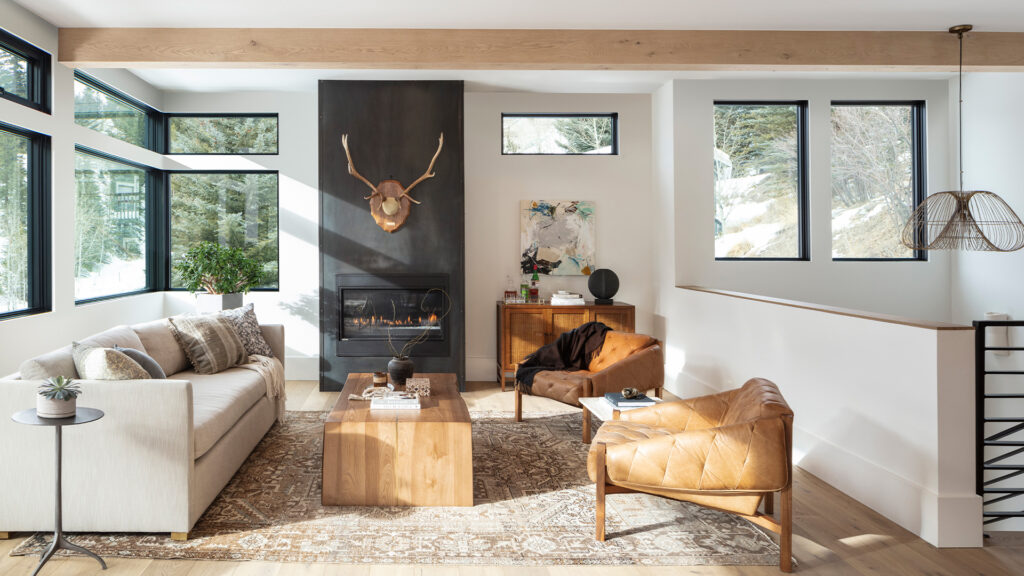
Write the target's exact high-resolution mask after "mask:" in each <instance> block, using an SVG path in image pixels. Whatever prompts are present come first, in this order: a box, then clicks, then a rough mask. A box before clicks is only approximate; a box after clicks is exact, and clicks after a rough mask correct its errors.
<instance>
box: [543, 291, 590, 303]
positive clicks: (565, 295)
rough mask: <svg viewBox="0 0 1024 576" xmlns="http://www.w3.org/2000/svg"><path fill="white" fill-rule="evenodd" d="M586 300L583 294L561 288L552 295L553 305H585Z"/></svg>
mask: <svg viewBox="0 0 1024 576" xmlns="http://www.w3.org/2000/svg"><path fill="white" fill-rule="evenodd" d="M584 304H586V302H584V301H583V295H582V294H574V293H572V292H566V291H565V290H559V291H558V292H555V293H554V294H552V295H551V305H552V306H583V305H584Z"/></svg>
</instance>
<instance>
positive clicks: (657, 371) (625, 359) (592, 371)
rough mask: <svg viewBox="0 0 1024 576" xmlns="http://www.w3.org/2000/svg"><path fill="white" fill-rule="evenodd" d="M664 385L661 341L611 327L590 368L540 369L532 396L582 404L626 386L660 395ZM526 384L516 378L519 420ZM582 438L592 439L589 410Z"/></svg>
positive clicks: (521, 413)
mask: <svg viewBox="0 0 1024 576" xmlns="http://www.w3.org/2000/svg"><path fill="white" fill-rule="evenodd" d="M664 385H665V356H664V354H663V353H662V350H661V343H660V342H658V341H657V340H656V339H654V338H651V337H650V336H646V335H643V334H632V333H628V332H616V331H610V332H608V333H607V334H605V337H604V345H603V346H602V347H601V351H600V352H599V353H598V354H596V355H595V356H594V358H592V359H591V361H590V364H589V365H587V370H576V371H572V372H569V371H565V372H563V371H554V370H547V371H544V372H539V373H537V375H536V376H534V378H533V386H532V389H531V390H530V391H529V392H528V393H529V394H531V395H533V396H543V397H545V398H551V399H552V400H558V401H559V402H564V403H566V404H571V405H573V406H578V407H582V406H583V405H582V404H580V398H581V397H582V398H587V397H591V396H604V395H605V393H606V392H621V391H622V389H623V388H627V387H628V388H636V389H638V390H642V391H650V390H653V391H654V394H655V395H656V396H657V397H658V398H661V392H662V388H663V386H664ZM523 388H524V387H523V386H522V385H520V383H519V382H518V381H517V382H516V392H515V397H516V408H515V410H516V412H515V415H516V422H522V421H523V392H524V390H523ZM583 442H584V443H589V442H590V417H589V412H587V411H586V409H584V412H583Z"/></svg>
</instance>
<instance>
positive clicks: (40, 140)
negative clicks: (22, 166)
mask: <svg viewBox="0 0 1024 576" xmlns="http://www.w3.org/2000/svg"><path fill="white" fill-rule="evenodd" d="M0 129H3V130H4V131H7V132H11V133H14V134H17V135H19V136H23V137H26V138H28V139H29V158H28V160H29V162H28V187H29V190H28V192H29V194H28V269H29V270H28V294H27V296H28V306H27V307H25V308H22V309H19V310H11V311H8V312H3V313H0V320H8V319H10V318H18V317H21V316H30V315H33V314H42V313H46V312H50V311H51V310H52V309H53V307H52V303H53V302H52V301H53V294H52V291H53V283H52V259H51V235H50V230H51V223H50V201H51V198H50V194H51V188H52V182H51V174H52V172H51V170H50V161H51V159H50V137H49V136H48V135H46V134H40V133H39V132H35V131H32V130H27V129H25V128H21V127H19V126H15V125H13V124H8V123H6V122H0Z"/></svg>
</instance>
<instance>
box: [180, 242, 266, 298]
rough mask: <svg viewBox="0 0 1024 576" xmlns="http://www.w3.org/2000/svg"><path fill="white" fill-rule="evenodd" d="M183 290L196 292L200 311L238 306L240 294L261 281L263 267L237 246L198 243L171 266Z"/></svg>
mask: <svg viewBox="0 0 1024 576" xmlns="http://www.w3.org/2000/svg"><path fill="white" fill-rule="evenodd" d="M174 271H175V272H176V273H177V274H178V277H179V278H180V279H181V282H182V284H184V286H185V289H187V290H188V291H189V292H191V293H192V294H194V295H195V297H196V309H197V310H198V311H199V312H215V311H218V310H227V309H230V308H238V307H239V306H241V305H242V294H245V293H246V292H248V291H249V290H250V289H252V288H254V287H256V286H259V285H260V282H262V281H263V267H262V266H261V265H260V263H259V262H258V261H257V260H255V259H253V258H250V257H248V256H246V255H245V253H244V252H242V250H241V249H240V248H228V247H227V246H221V245H220V244H217V243H216V242H207V241H204V242H200V243H199V244H196V245H195V246H193V247H191V248H189V249H188V250H187V251H186V252H185V253H184V254H182V255H181V258H179V260H178V262H177V263H176V264H175V265H174Z"/></svg>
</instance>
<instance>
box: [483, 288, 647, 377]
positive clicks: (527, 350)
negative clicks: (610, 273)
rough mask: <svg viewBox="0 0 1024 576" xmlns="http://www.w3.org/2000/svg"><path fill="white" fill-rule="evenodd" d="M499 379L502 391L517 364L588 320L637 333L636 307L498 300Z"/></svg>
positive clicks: (629, 305)
mask: <svg viewBox="0 0 1024 576" xmlns="http://www.w3.org/2000/svg"><path fill="white" fill-rule="evenodd" d="M497 311H498V321H497V325H498V355H497V358H498V362H497V364H498V381H499V382H501V389H502V391H504V390H505V380H506V379H507V378H515V370H516V365H518V364H519V363H520V362H522V360H523V358H526V357H527V356H529V355H530V354H532V353H534V352H535V351H536V350H537V348H540V347H541V346H543V345H545V344H549V343H551V342H554V341H555V339H556V338H558V336H559V335H560V334H561V333H563V332H568V331H569V330H572V329H573V328H576V327H577V326H579V325H581V324H586V323H587V322H592V321H593V322H602V323H604V324H607V325H608V326H609V327H611V329H612V330H618V331H619V332H633V331H634V326H635V322H636V308H635V307H634V306H633V305H632V304H625V303H623V302H616V303H614V304H609V305H597V304H594V303H593V302H589V301H588V302H587V304H586V305H585V306H552V305H550V304H506V303H504V302H502V301H500V300H499V301H498V307H497Z"/></svg>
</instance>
